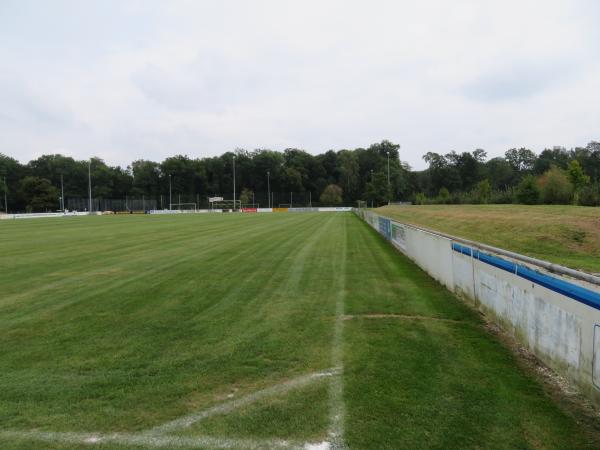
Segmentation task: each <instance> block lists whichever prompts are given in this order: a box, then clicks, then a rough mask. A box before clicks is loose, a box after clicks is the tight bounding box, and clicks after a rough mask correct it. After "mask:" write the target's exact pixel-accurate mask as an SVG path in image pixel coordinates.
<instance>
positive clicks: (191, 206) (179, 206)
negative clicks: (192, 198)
mask: <svg viewBox="0 0 600 450" xmlns="http://www.w3.org/2000/svg"><path fill="white" fill-rule="evenodd" d="M196 206H197V205H196V203H171V208H170V209H171V210H176V211H184V210H185V211H196V210H197V209H198V208H197V207H196Z"/></svg>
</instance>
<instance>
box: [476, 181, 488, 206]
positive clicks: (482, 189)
mask: <svg viewBox="0 0 600 450" xmlns="http://www.w3.org/2000/svg"><path fill="white" fill-rule="evenodd" d="M475 190H476V195H477V199H478V200H479V203H489V201H490V198H491V197H492V185H491V184H490V182H489V180H488V179H487V178H486V179H485V180H481V181H480V182H479V183H477V187H476V188H475Z"/></svg>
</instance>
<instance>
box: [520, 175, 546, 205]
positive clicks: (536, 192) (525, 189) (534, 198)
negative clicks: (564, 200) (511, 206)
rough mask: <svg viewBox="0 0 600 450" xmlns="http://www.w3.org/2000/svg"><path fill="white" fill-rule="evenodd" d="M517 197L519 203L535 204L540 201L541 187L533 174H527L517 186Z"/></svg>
mask: <svg viewBox="0 0 600 450" xmlns="http://www.w3.org/2000/svg"><path fill="white" fill-rule="evenodd" d="M516 198H517V200H518V201H519V203H524V204H525V205H535V204H536V203H539V201H540V188H539V186H538V183H537V180H536V179H535V177H534V176H533V175H527V176H525V177H524V178H523V179H522V180H521V182H520V183H519V185H518V186H517V194H516Z"/></svg>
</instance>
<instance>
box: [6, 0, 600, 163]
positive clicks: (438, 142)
mask: <svg viewBox="0 0 600 450" xmlns="http://www.w3.org/2000/svg"><path fill="white" fill-rule="evenodd" d="M599 23H600V1H595V0H586V1H577V0H563V1H556V0H544V1H539V0H536V1H531V0H518V1H512V0H510V1H509V0H502V1H501V0H497V1H484V0H473V1H470V0H453V1H449V0H448V1H434V0H429V1H423V0H421V1H416V0H415V1H401V0H396V1H373V0H369V1H367V0H362V1H356V2H354V1H349V0H344V1H327V0H320V1H308V0H301V1H300V0H298V1H293V2H292V1H285V0H274V1H250V0H247V1H222V0H221V1H217V0H215V1H201V0H196V1H169V2H167V1H164V2H157V1H148V0H143V1H141V0H140V1H126V0H118V1H108V0H102V1H96V2H92V1H53V0H40V1H25V0H15V1H12V0H0V153H4V154H7V155H9V156H12V157H14V158H17V159H18V160H20V161H21V162H27V161H29V160H30V159H33V158H35V157H37V156H39V155H41V154H45V153H63V154H66V155H70V156H73V157H76V158H81V159H83V158H88V157H90V156H99V157H101V158H103V159H105V160H106V161H107V163H109V164H111V165H116V164H120V165H124V166H126V165H128V164H129V163H130V162H131V161H133V160H135V159H140V158H144V159H152V160H158V161H160V160H162V159H163V158H165V157H167V156H171V155H174V154H177V153H181V154H187V155H188V156H190V157H202V156H210V155H217V154H221V153H223V152H225V151H229V150H233V149H235V148H238V147H241V148H245V149H248V150H251V149H254V148H259V147H260V148H271V149H274V150H283V149H285V148H287V147H297V148H303V149H305V150H307V151H309V152H311V153H314V154H316V153H321V152H323V151H326V150H328V149H335V150H337V149H341V148H356V147H363V146H367V145H369V144H371V143H374V142H378V141H380V140H382V139H389V140H391V141H393V142H395V143H399V144H401V145H402V148H401V159H402V160H404V161H408V163H409V164H411V165H412V166H413V167H414V168H418V169H420V168H424V167H425V166H426V165H425V163H424V162H423V160H422V155H423V154H424V153H426V152H427V151H436V152H441V153H446V152H448V151H450V150H456V151H472V150H474V149H475V148H484V149H485V150H487V152H488V155H489V156H497V155H502V154H503V153H504V151H505V150H506V149H508V148H511V147H515V146H526V147H529V148H531V149H533V150H535V151H536V152H539V151H540V150H542V149H543V148H544V147H551V146H553V145H563V146H566V147H572V146H576V145H585V144H587V142H589V141H590V140H599V139H600V27H599V26H598V24H599Z"/></svg>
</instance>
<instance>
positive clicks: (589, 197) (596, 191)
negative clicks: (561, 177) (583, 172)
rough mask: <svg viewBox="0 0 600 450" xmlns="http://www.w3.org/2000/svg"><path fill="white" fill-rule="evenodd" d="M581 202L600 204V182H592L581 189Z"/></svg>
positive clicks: (584, 204) (589, 204) (590, 204)
mask: <svg viewBox="0 0 600 450" xmlns="http://www.w3.org/2000/svg"><path fill="white" fill-rule="evenodd" d="M579 204H580V205H583V206H600V184H597V183H596V184H591V185H588V186H585V187H584V188H583V189H581V192H580V193H579Z"/></svg>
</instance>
